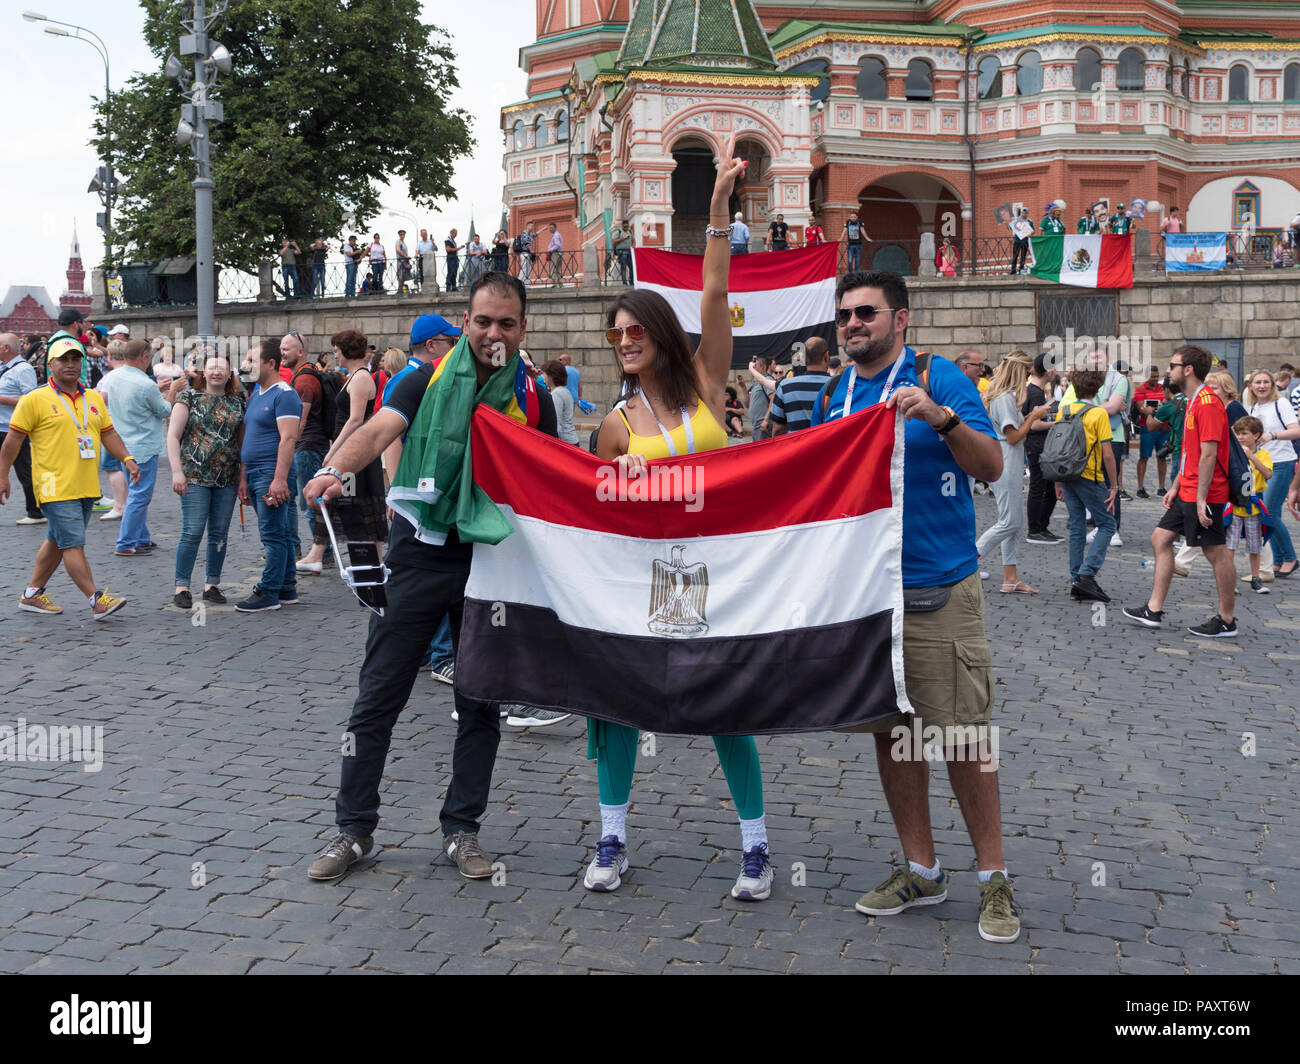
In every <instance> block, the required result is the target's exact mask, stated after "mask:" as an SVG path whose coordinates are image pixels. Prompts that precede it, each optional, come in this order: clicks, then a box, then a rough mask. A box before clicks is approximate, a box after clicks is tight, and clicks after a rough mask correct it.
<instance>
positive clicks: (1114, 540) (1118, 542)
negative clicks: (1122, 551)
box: [1110, 532, 1124, 547]
mask: <svg viewBox="0 0 1300 1064" xmlns="http://www.w3.org/2000/svg"><path fill="white" fill-rule="evenodd" d="M1110 545H1111V546H1112V547H1122V546H1124V541H1123V540H1122V539H1120V538H1119V533H1118V532H1116V533H1114V534H1113V535H1112V536H1111V537H1110Z"/></svg>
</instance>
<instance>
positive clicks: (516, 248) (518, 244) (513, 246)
mask: <svg viewBox="0 0 1300 1064" xmlns="http://www.w3.org/2000/svg"><path fill="white" fill-rule="evenodd" d="M510 250H511V251H513V252H514V253H515V254H516V255H519V254H521V253H522V252H523V250H524V242H523V241H522V240H520V239H519V234H518V233H516V234H515V238H514V239H513V240H512V241H510Z"/></svg>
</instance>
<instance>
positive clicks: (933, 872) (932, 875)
mask: <svg viewBox="0 0 1300 1064" xmlns="http://www.w3.org/2000/svg"><path fill="white" fill-rule="evenodd" d="M907 867H908V868H910V869H911V870H912V875H914V876H920V877H921V878H922V879H928V880H930V881H931V882H933V881H934V880H936V879H938V878H939V875H940V873H941V871H942V870H941V869H940V867H939V858H937V857H936V858H935V859H934V867H933V868H926V867H925V865H921V864H917V863H916V862H915V861H908V862H907Z"/></svg>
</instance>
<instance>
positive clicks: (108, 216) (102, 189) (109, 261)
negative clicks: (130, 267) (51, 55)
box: [23, 11, 117, 272]
mask: <svg viewBox="0 0 1300 1064" xmlns="http://www.w3.org/2000/svg"><path fill="white" fill-rule="evenodd" d="M23 19H24V20H25V21H27V22H48V23H50V25H48V26H46V27H45V32H46V33H48V34H49V35H50V36H51V37H67V38H68V39H69V40H73V41H84V42H85V43H86V44H88V45H90V47H92V48H93V49H95V51H96V52H97V53H99V58H100V59H102V60H103V61H104V137H105V140H106V141H107V147H106V148H105V151H104V165H103V166H101V167H100V168H99V171H98V172H97V173H96V174H95V177H94V179H93V180H92V181H91V183H90V188H89V189H88V190H87V191H89V192H97V193H99V199H100V202H101V203H103V205H104V211H103V214H102V216H101V219H100V220H99V227H100V228H101V229H102V230H103V231H104V267H105V270H106V272H111V271H112V269H113V202H114V200H116V199H117V178H116V176H115V175H114V174H113V127H112V117H111V116H112V92H113V90H112V88H111V86H110V83H109V65H108V45H106V44H105V43H104V40H103V38H102V37H100V36H99V34H97V33H95V32H94V31H93V30H88V29H86V27H85V26H78V25H76V24H75V23H72V22H60V21H59V20H58V19H56V18H50V17H48V16H47V15H42V14H40V13H39V12H36V11H24V12H23ZM69 31H71V32H69ZM83 33H84V34H86V36H84V37H83V36H82V34H83Z"/></svg>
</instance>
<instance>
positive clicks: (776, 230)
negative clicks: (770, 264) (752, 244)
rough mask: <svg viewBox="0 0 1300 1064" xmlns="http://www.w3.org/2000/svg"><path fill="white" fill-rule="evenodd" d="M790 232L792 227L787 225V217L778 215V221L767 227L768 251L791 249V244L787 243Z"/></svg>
mask: <svg viewBox="0 0 1300 1064" xmlns="http://www.w3.org/2000/svg"><path fill="white" fill-rule="evenodd" d="M789 232H790V227H789V226H788V225H786V224H785V215H784V214H778V215H777V216H776V221H775V222H772V223H770V224H769V225H768V227H767V250H768V251H784V250H785V249H786V248H787V247H789V244H788V243H787V242H786V237H787V235H788V234H789Z"/></svg>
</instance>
